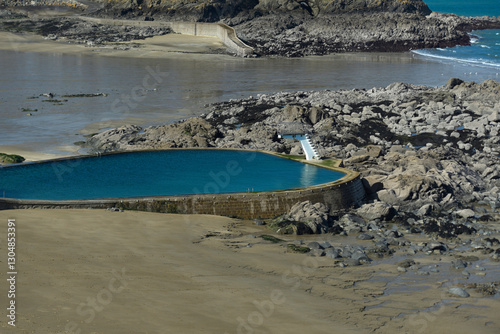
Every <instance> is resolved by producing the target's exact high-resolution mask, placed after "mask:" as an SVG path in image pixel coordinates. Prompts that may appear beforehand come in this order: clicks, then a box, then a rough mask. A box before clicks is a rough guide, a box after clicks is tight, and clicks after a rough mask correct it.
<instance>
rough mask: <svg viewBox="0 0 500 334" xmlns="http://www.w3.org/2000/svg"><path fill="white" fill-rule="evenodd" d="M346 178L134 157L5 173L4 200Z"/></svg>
mask: <svg viewBox="0 0 500 334" xmlns="http://www.w3.org/2000/svg"><path fill="white" fill-rule="evenodd" d="M343 176H344V174H343V173H340V172H336V171H332V170H329V169H326V168H321V167H316V166H313V165H309V164H303V163H300V162H297V161H292V160H288V159H283V158H279V157H276V156H273V155H270V154H265V153H260V152H249V151H232V150H169V151H149V152H130V153H120V154H112V155H105V156H101V157H85V158H80V159H68V160H60V161H47V162H43V163H35V164H24V165H23V164H21V165H16V166H7V167H2V168H0V196H4V194H5V197H6V198H19V199H42V200H76V199H98V198H115V197H140V196H162V195H163V196H166V195H188V194H210V193H231V192H247V191H252V190H253V191H269V190H283V189H291V188H298V187H307V186H312V185H318V184H322V183H327V182H331V181H335V180H338V179H340V178H342V177H343Z"/></svg>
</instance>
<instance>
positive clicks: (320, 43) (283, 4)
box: [0, 0, 500, 57]
mask: <svg viewBox="0 0 500 334" xmlns="http://www.w3.org/2000/svg"><path fill="white" fill-rule="evenodd" d="M58 3H59V2H58ZM84 3H85V4H89V5H92V6H91V7H92V11H89V10H88V11H87V12H83V13H79V12H77V13H76V14H80V15H91V16H97V17H105V18H115V19H124V18H125V19H135V20H141V21H153V20H154V21H188V22H222V23H226V24H228V25H230V26H232V27H234V28H235V30H236V32H237V34H238V36H239V37H240V38H241V39H242V40H243V41H244V42H246V43H247V44H248V45H250V46H251V47H252V48H253V49H254V51H255V54H256V55H261V56H285V57H301V56H307V55H325V54H330V53H339V52H352V51H377V52H379V51H383V52H385V51H391V52H399V51H408V50H412V49H419V48H436V47H448V46H455V45H469V44H470V35H469V33H470V32H471V31H472V30H475V29H495V28H500V18H498V17H459V16H456V15H449V14H447V15H445V14H439V13H435V12H432V11H431V10H430V9H429V7H428V6H427V5H426V4H425V3H424V2H423V1H421V0H412V1H401V0H383V1H365V0H355V1H349V2H344V1H340V2H339V1H293V0H269V1H267V0H261V1H257V0H255V1H240V0H228V1H215V0H214V1H208V2H207V1H191V0H189V1H167V0H165V1H160V2H157V1H150V0H146V1H129V0H112V1H111V0H109V1H103V2H92V1H84ZM96 3H99V4H100V6H96ZM2 4H3V9H2ZM25 7H29V6H25ZM100 7H102V8H100ZM19 8H22V6H19V4H17V2H16V6H14V4H13V3H12V2H11V1H2V3H0V17H3V19H2V21H3V22H2V25H0V26H1V27H2V28H1V29H3V30H8V31H13V32H25V31H30V32H35V33H38V34H42V35H44V36H47V37H49V38H52V39H56V38H58V37H65V38H68V39H70V40H77V41H82V40H83V41H84V42H85V43H87V42H90V43H104V42H117V41H129V40H131V39H132V38H136V39H141V38H145V37H151V36H154V35H162V34H165V33H168V32H169V31H168V29H167V31H165V30H163V29H158V28H153V27H150V28H147V29H144V28H139V31H135V30H134V28H133V27H121V28H117V27H109V26H103V25H97V24H93V23H88V22H85V21H81V20H79V19H78V15H76V14H75V15H70V16H66V17H51V18H48V17H39V16H36V15H35V16H33V15H30V12H29V11H28V12H22V10H20V9H19ZM13 11H14V12H13ZM80 11H81V10H80ZM23 16H24V18H23ZM136 29H137V28H136ZM146 30H147V31H146ZM93 33H94V34H96V35H97V37H95V38H94V37H92V34H93Z"/></svg>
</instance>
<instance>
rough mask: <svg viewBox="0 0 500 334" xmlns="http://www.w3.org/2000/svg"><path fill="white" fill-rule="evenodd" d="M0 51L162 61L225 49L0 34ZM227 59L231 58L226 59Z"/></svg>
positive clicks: (180, 42)
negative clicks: (93, 43)
mask: <svg viewBox="0 0 500 334" xmlns="http://www.w3.org/2000/svg"><path fill="white" fill-rule="evenodd" d="M0 50H7V51H17V52H41V53H52V54H79V55H99V56H112V57H142V58H163V57H166V56H168V55H169V54H182V55H183V56H188V57H189V56H192V55H196V56H197V57H200V54H205V56H206V57H215V56H217V57H220V55H215V54H212V53H213V52H215V51H218V52H219V53H221V52H224V51H225V50H226V47H225V46H224V44H222V42H221V41H220V40H219V39H218V38H216V37H205V36H190V35H180V34H169V35H164V36H155V37H151V38H147V39H145V40H136V41H131V42H120V43H112V44H107V45H102V46H86V45H83V44H76V43H73V42H70V41H68V40H65V39H63V38H62V39H59V40H55V41H53V40H48V39H44V38H43V37H42V36H40V35H35V34H31V33H26V34H13V33H9V32H0ZM228 57H230V56H229V55H228Z"/></svg>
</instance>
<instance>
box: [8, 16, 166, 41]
mask: <svg viewBox="0 0 500 334" xmlns="http://www.w3.org/2000/svg"><path fill="white" fill-rule="evenodd" d="M0 27H1V28H2V29H3V30H7V31H10V32H25V31H32V32H36V33H39V34H41V35H43V36H45V37H46V38H47V39H52V40H56V39H58V38H66V39H70V40H72V41H73V42H75V43H80V44H86V45H89V46H94V45H101V44H105V43H116V42H124V41H132V40H138V39H145V38H148V37H153V36H158V35H166V34H170V33H172V29H170V28H169V27H134V26H118V25H117V26H111V25H102V24H97V23H91V22H87V21H83V20H79V19H78V18H46V19H38V20H33V19H25V20H21V21H18V20H15V21H6V22H3V23H1V22H0Z"/></svg>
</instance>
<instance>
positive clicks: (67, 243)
mask: <svg viewBox="0 0 500 334" xmlns="http://www.w3.org/2000/svg"><path fill="white" fill-rule="evenodd" d="M8 219H15V220H16V224H17V230H16V235H17V244H16V252H17V267H16V270H17V272H18V274H17V288H16V305H17V318H16V324H17V325H16V328H15V329H13V328H12V327H10V326H8V325H7V324H6V321H5V318H6V317H5V314H4V316H3V318H4V320H3V321H2V322H1V327H0V328H1V332H2V333H73V332H77V330H78V329H80V330H81V333H112V334H113V333H471V332H473V333H498V330H499V328H500V322H499V321H498V298H494V297H493V298H492V297H483V296H480V295H479V294H477V293H475V292H471V297H470V298H467V299H462V298H453V297H450V296H448V295H447V293H446V292H445V291H446V289H445V288H444V286H446V284H449V283H453V282H448V281H449V280H446V279H444V280H436V278H435V277H429V276H426V277H421V276H415V277H411V276H405V275H409V274H405V273H399V272H398V271H397V269H396V266H395V265H394V264H392V263H390V261H391V260H389V261H388V260H380V261H374V262H373V263H372V264H370V265H363V266H359V267H346V268H341V267H339V266H337V265H335V262H334V260H332V259H327V258H324V257H322V258H319V257H311V256H307V255H303V254H295V253H287V252H286V248H285V247H283V246H282V245H279V244H271V243H269V242H267V241H264V240H263V239H261V238H259V237H257V238H254V237H252V235H254V236H259V235H261V234H263V233H268V231H267V230H266V228H265V226H256V225H254V224H253V222H249V221H238V220H234V219H230V218H224V217H215V216H201V215H192V216H186V215H169V214H155V213H139V212H109V211H105V210H4V211H0V222H2V226H3V228H2V229H1V230H0V238H1V240H6V233H7V228H6V224H7V220H8ZM284 238H285V239H288V240H290V241H292V240H293V237H284ZM324 238H325V237H324V236H323V237H322V238H321V237H316V236H312V237H309V239H311V240H320V239H323V240H324ZM333 238H335V239H333V240H332V242H336V243H339V242H340V243H342V242H346V240H345V239H342V237H338V236H337V237H333ZM0 254H3V255H2V258H1V262H2V264H3V267H4V269H3V270H4V273H5V272H6V271H7V265H6V262H7V261H6V257H7V250H6V243H5V242H2V243H1V244H0ZM395 259H396V258H395ZM447 260H448V259H446V256H437V255H436V256H426V257H423V258H421V259H419V261H421V262H422V263H439V262H441V261H442V262H446V261H447ZM404 278H406V280H405V279H404ZM0 291H1V293H2V294H5V293H6V292H7V291H8V287H7V282H6V280H5V279H4V280H1V281H0ZM2 312H3V313H5V312H6V310H5V309H4V311H2ZM65 330H66V332H65Z"/></svg>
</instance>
